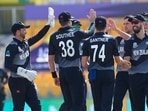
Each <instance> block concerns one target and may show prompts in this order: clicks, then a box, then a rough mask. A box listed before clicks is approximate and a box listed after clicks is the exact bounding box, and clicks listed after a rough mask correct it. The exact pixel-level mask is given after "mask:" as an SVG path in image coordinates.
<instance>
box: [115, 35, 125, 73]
mask: <svg viewBox="0 0 148 111" xmlns="http://www.w3.org/2000/svg"><path fill="white" fill-rule="evenodd" d="M116 40H117V43H118V52H119V55H120V56H121V57H123V56H124V53H125V51H124V45H125V42H126V40H124V39H123V38H122V37H120V36H118V37H116ZM117 71H123V70H122V68H121V66H119V65H117Z"/></svg>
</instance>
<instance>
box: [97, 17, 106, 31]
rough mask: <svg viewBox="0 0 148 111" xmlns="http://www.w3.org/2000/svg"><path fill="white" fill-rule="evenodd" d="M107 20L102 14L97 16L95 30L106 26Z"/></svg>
mask: <svg viewBox="0 0 148 111" xmlns="http://www.w3.org/2000/svg"><path fill="white" fill-rule="evenodd" d="M106 24H107V20H106V17H104V16H98V17H96V19H95V28H96V29H97V30H104V29H105V28H106Z"/></svg>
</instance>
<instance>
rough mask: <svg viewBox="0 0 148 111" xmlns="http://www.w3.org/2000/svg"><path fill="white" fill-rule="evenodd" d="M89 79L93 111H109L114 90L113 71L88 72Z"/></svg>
mask: <svg viewBox="0 0 148 111" xmlns="http://www.w3.org/2000/svg"><path fill="white" fill-rule="evenodd" d="M91 75H92V76H91ZM90 76H91V77H90ZM89 78H91V79H89V80H90V85H91V91H92V96H93V102H94V111H111V106H112V97H113V89H114V71H113V70H94V71H90V72H89Z"/></svg>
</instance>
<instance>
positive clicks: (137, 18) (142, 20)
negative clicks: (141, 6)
mask: <svg viewBox="0 0 148 111" xmlns="http://www.w3.org/2000/svg"><path fill="white" fill-rule="evenodd" d="M135 20H138V21H140V22H144V21H145V18H144V17H143V16H142V15H141V14H137V15H136V16H134V18H133V21H135Z"/></svg>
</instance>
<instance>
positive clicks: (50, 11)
mask: <svg viewBox="0 0 148 111" xmlns="http://www.w3.org/2000/svg"><path fill="white" fill-rule="evenodd" d="M47 24H48V25H50V26H51V27H54V25H55V15H54V9H53V8H52V7H48V22H47Z"/></svg>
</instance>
